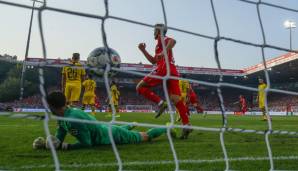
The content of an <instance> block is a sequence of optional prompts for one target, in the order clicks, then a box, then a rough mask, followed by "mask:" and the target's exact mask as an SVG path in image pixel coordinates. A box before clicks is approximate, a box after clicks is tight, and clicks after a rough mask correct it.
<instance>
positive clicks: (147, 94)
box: [137, 87, 161, 104]
mask: <svg viewBox="0 0 298 171" xmlns="http://www.w3.org/2000/svg"><path fill="white" fill-rule="evenodd" d="M137 91H138V93H139V94H141V95H143V96H144V97H145V98H147V99H149V100H151V101H153V102H155V103H157V104H158V103H159V102H160V101H161V98H160V97H159V96H158V95H156V94H155V93H154V92H153V91H151V90H150V89H149V88H147V87H140V88H138V89H137Z"/></svg>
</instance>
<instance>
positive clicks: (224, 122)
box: [0, 0, 298, 170]
mask: <svg viewBox="0 0 298 171" xmlns="http://www.w3.org/2000/svg"><path fill="white" fill-rule="evenodd" d="M238 1H240V2H243V3H247V4H253V5H255V7H256V12H257V14H258V21H259V27H260V28H261V31H262V40H263V41H262V43H261V44H257V43H254V42H247V41H242V40H237V39H234V38H229V37H223V36H221V34H220V26H219V24H218V18H217V15H216V9H215V6H214V2H213V0H210V6H211V7H212V13H213V19H214V21H215V27H216V36H215V37H212V36H208V35H204V34H200V33H195V32H191V31H188V30H182V29H179V28H175V27H171V26H168V25H167V13H166V10H165V4H164V1H163V0H160V3H161V6H162V13H163V19H164V24H165V25H166V27H167V29H170V30H174V31H178V32H181V33H184V34H189V35H192V36H197V37H201V38H205V39H209V40H213V42H214V47H213V49H214V58H215V61H216V63H217V67H218V69H219V71H221V69H222V67H221V63H220V60H219V51H218V44H219V42H220V41H223V40H225V41H231V42H235V43H238V44H245V45H248V46H253V47H256V48H260V49H261V51H262V59H263V65H264V68H265V69H264V74H265V78H266V82H267V85H268V86H267V88H266V89H265V109H266V114H267V115H269V111H268V105H267V94H268V92H277V93H284V94H289V95H298V93H296V92H292V91H285V90H280V89H273V88H271V86H270V78H269V75H268V70H267V66H266V61H265V53H264V49H265V48H271V49H276V50H282V51H287V52H296V51H293V50H291V49H287V48H282V47H278V46H274V45H270V44H268V43H267V42H266V34H265V31H264V28H263V22H262V17H261V14H260V6H269V7H272V8H277V9H280V10H286V11H291V12H295V13H297V12H298V10H296V9H292V8H287V7H283V6H279V5H275V4H271V3H267V2H263V1H262V0H258V1H256V2H253V1H249V0H238ZM0 4H2V5H10V6H16V7H19V8H26V9H34V10H36V11H37V12H38V24H39V32H40V37H41V44H42V51H43V59H44V61H43V62H35V63H34V64H31V65H36V66H39V67H40V68H39V81H40V86H39V88H40V92H41V95H42V103H43V106H44V108H45V109H46V110H45V119H44V120H43V122H44V130H45V133H46V135H47V136H49V135H50V130H49V120H50V119H53V120H66V121H72V122H80V123H88V124H101V123H104V124H108V125H109V138H110V140H111V144H112V148H113V152H114V154H115V157H116V160H117V165H118V170H123V165H124V163H123V162H122V160H121V157H120V155H119V151H118V149H117V146H116V144H115V142H114V140H113V136H112V129H111V128H112V127H111V126H112V125H113V124H133V125H137V126H141V127H158V128H167V138H168V141H169V144H170V148H171V151H172V154H173V162H174V163H175V170H180V169H179V168H180V167H179V164H180V163H185V161H184V160H179V158H178V156H177V153H176V151H175V147H174V143H173V140H172V137H171V136H170V130H171V129H172V128H191V129H194V130H201V131H214V132H219V134H220V143H221V148H222V152H223V155H224V162H225V170H230V165H229V162H230V161H233V160H234V159H233V158H229V155H228V153H227V150H226V146H225V132H226V131H232V132H241V133H256V134H263V135H264V138H265V142H266V145H267V152H268V158H262V159H260V160H269V161H270V170H274V159H275V158H274V157H273V156H272V150H271V146H270V141H269V136H270V135H271V134H289V135H298V133H297V132H290V131H281V130H272V125H271V120H270V119H268V129H267V130H265V131H260V130H246V129H238V128H229V127H228V118H227V114H226V112H225V111H226V110H225V105H224V99H223V95H222V91H221V88H222V87H231V88H237V89H243V90H248V91H254V92H257V91H258V89H256V88H252V87H248V86H241V85H237V84H231V83H227V82H225V81H224V79H223V74H222V73H221V72H220V77H219V80H218V82H217V83H211V82H206V81H200V80H193V79H185V78H178V77H174V76H171V75H170V72H169V61H168V58H167V53H166V51H165V42H164V39H163V38H162V46H163V49H164V50H163V53H164V56H165V57H166V58H165V59H166V65H167V74H166V76H164V77H158V76H151V77H154V78H159V79H162V80H163V90H164V94H165V98H166V101H167V102H168V104H170V99H169V94H168V91H167V80H169V79H176V80H179V79H180V80H189V81H190V82H192V83H198V84H201V85H205V86H211V87H214V88H216V89H217V95H218V98H219V101H220V109H221V115H222V128H207V127H199V126H182V125H176V124H175V123H174V111H173V108H172V107H171V106H169V111H170V118H171V119H170V121H171V123H170V124H169V125H158V124H148V123H130V122H123V121H117V120H116V117H115V113H116V110H115V107H114V105H113V104H112V119H111V120H110V121H109V122H102V121H87V120H80V119H70V118H63V117H56V116H51V115H50V114H49V112H50V111H49V108H48V104H47V102H46V100H45V98H46V91H45V88H44V84H45V82H44V75H43V66H51V64H48V63H47V48H46V41H45V35H44V32H43V22H44V21H43V17H42V14H43V12H44V11H51V12H58V13H64V14H69V15H75V16H82V17H87V18H94V19H97V20H98V21H99V22H101V27H100V28H101V32H102V40H103V44H104V46H105V48H109V44H108V41H107V34H106V30H105V21H106V20H107V19H114V20H119V21H123V22H128V23H133V24H137V25H142V26H145V27H149V28H154V25H151V24H147V23H142V22H138V21H134V20H130V19H126V18H121V17H116V16H112V15H110V14H109V2H108V0H104V5H105V14H104V15H102V16H101V15H93V14H88V13H82V12H77V11H69V10H65V9H60V8H54V7H50V6H48V5H47V0H44V1H43V3H42V5H41V6H40V7H32V6H27V5H23V4H18V3H13V2H7V1H3V0H0ZM27 47H29V41H27ZM26 49H27V50H26V57H27V56H28V48H26ZM25 62H26V61H25ZM25 62H24V65H26V63H25ZM111 70H114V71H116V72H124V73H128V74H134V75H139V76H145V74H144V73H140V72H135V71H126V70H121V69H119V68H113V67H111V66H109V65H107V66H106V68H105V74H104V80H105V87H106V91H107V94H108V97H109V99H111V94H110V87H109V77H108V72H109V71H111ZM268 117H270V116H268ZM50 149H51V152H52V157H53V161H54V164H55V170H60V169H61V165H60V162H59V158H58V155H57V152H56V150H55V148H54V147H53V143H52V142H51V141H50ZM287 159H288V158H287ZM243 160H250V159H248V158H244V159H243ZM252 160H258V159H256V158H254V159H252ZM214 161H215V160H214ZM167 162H172V161H167ZM187 162H190V161H186V163H187ZM191 162H198V163H200V162H202V161H191ZM148 163H149V164H150V162H144V163H143V164H144V165H145V164H148Z"/></svg>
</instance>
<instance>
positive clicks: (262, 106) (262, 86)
mask: <svg viewBox="0 0 298 171" xmlns="http://www.w3.org/2000/svg"><path fill="white" fill-rule="evenodd" d="M266 87H267V84H266V83H265V82H264V80H263V79H261V78H260V79H259V86H258V89H259V91H258V97H257V102H258V103H259V108H260V110H261V111H262V114H263V120H267V116H266V109H265V89H266Z"/></svg>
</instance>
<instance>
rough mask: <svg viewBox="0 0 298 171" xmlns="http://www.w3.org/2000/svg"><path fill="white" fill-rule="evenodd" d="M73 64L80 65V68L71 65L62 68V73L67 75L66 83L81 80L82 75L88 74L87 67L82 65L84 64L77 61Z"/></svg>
mask: <svg viewBox="0 0 298 171" xmlns="http://www.w3.org/2000/svg"><path fill="white" fill-rule="evenodd" d="M73 66H76V67H80V68H72V67H71V66H64V67H63V69H62V74H64V75H65V82H66V83H69V82H71V83H73V82H75V83H76V82H79V83H80V82H81V81H82V76H84V75H86V71H85V69H84V68H83V67H82V64H80V63H75V64H73Z"/></svg>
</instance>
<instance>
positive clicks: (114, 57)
mask: <svg viewBox="0 0 298 171" xmlns="http://www.w3.org/2000/svg"><path fill="white" fill-rule="evenodd" d="M120 63H121V59H120V56H119V54H118V53H117V52H116V51H115V50H114V49H112V48H108V49H106V48H104V47H99V48H96V49H94V50H93V51H92V52H91V53H90V54H89V56H88V58H87V65H89V66H91V67H94V68H92V69H91V70H90V73H91V74H95V75H98V76H102V75H103V74H104V70H105V67H106V65H107V64H110V66H111V67H116V68H120ZM116 73H117V72H116V71H113V70H111V71H110V72H109V76H113V75H115V74H116Z"/></svg>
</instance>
